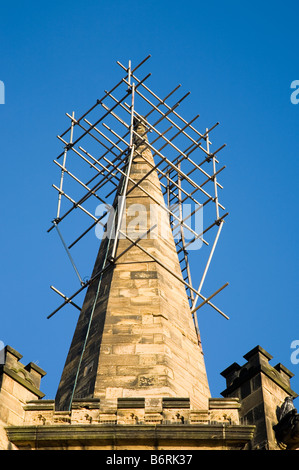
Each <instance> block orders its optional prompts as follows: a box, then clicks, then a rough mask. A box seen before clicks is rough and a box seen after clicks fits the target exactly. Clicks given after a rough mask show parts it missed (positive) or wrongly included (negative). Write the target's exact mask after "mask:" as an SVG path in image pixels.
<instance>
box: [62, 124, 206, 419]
mask: <svg viewBox="0 0 299 470" xmlns="http://www.w3.org/2000/svg"><path fill="white" fill-rule="evenodd" d="M135 131H136V132H137V133H138V134H139V135H140V136H144V138H145V139H147V137H146V136H145V132H146V128H145V125H144V124H143V123H142V122H140V121H139V122H135ZM134 144H135V148H136V150H135V152H134V156H133V161H132V165H131V171H130V180H129V184H128V188H127V195H126V210H125V221H124V222H123V224H122V227H121V230H122V232H125V233H126V234H127V236H128V237H130V239H131V240H133V239H134V240H136V239H138V237H140V236H141V235H142V234H144V233H145V232H146V231H147V230H149V229H150V228H151V227H152V226H153V225H155V224H156V227H155V229H153V230H151V231H150V232H149V233H148V235H147V237H144V238H142V239H141V240H139V239H138V240H139V241H138V245H140V246H136V245H133V246H131V248H130V249H128V248H129V246H130V245H131V244H132V243H131V241H130V239H128V238H126V237H123V236H121V237H120V239H119V241H118V245H117V250H116V255H115V260H116V261H115V263H113V264H109V262H108V263H107V266H109V267H108V268H107V269H106V270H105V272H104V273H103V275H102V276H101V277H99V278H98V279H97V280H96V281H95V282H93V283H92V284H91V285H90V286H89V288H88V290H87V293H86V297H85V300H84V303H83V307H82V310H81V313H80V316H79V319H78V323H77V326H76V329H75V333H74V336H73V340H72V343H71V346H70V349H69V353H68V356H67V359H66V363H65V366H64V370H63V373H62V377H61V381H60V384H59V387H58V391H57V395H56V399H55V404H56V409H57V410H67V409H69V408H70V407H71V403H72V400H73V399H76V398H78V399H79V398H81V399H82V398H86V399H87V398H88V399H92V398H100V399H109V398H116V397H117V398H120V397H145V398H153V397H189V398H190V403H191V406H192V407H194V408H197V409H198V408H199V409H207V408H208V399H209V397H210V391H209V386H208V381H207V376H206V370H205V364H204V358H203V352H202V348H201V345H200V344H199V342H198V337H197V334H196V331H195V327H194V323H193V319H192V316H191V313H190V308H189V303H188V299H187V295H186V291H185V286H184V284H183V283H182V282H180V281H179V280H178V279H177V278H176V277H174V276H173V275H172V274H171V273H175V274H176V276H180V277H182V274H181V270H180V265H179V260H178V256H177V253H176V248H175V243H174V239H173V235H172V231H171V228H170V224H169V215H168V213H167V211H165V210H164V209H161V208H160V207H159V204H158V203H160V204H162V205H164V200H163V195H162V191H161V187H160V182H159V178H158V174H157V171H156V170H154V171H152V172H151V173H150V174H149V175H148V176H147V177H146V178H144V179H142V178H143V177H144V176H145V175H146V174H147V173H148V172H149V171H150V170H151V169H152V168H153V166H154V160H153V156H152V154H151V151H150V150H149V148H147V147H146V145H145V144H144V141H141V139H140V138H139V137H137V138H135V139H134ZM139 180H142V182H141V183H140V186H142V188H143V189H144V190H141V189H140V188H139V187H138V186H135V185H134V183H133V181H134V182H138V181H139ZM121 185H122V181H121V182H120V188H121ZM164 207H165V206H164ZM113 242H114V240H113V239H112V240H109V239H108V238H105V239H103V240H102V242H101V245H100V249H99V253H98V256H97V259H96V262H95V266H94V270H93V275H94V274H96V273H98V272H99V271H100V270H101V269H102V268H103V266H104V265H105V263H106V262H107V259H109V256H110V254H111V247H112V245H113ZM140 247H143V248H144V249H145V250H146V251H147V252H148V253H150V254H151V255H153V256H154V257H155V259H156V260H158V261H159V262H157V261H154V260H153V259H152V258H151V257H150V256H149V255H148V254H146V253H145V252H144V251H142V249H141V248H140ZM126 249H128V250H127V251H126ZM123 252H124V253H123ZM121 253H123V254H122V256H120V257H119V258H118V256H119V255H120V254H121ZM160 263H161V264H160ZM162 265H163V266H165V268H167V269H165V268H164V267H163V266H162Z"/></svg>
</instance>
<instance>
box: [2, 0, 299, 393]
mask: <svg viewBox="0 0 299 470" xmlns="http://www.w3.org/2000/svg"><path fill="white" fill-rule="evenodd" d="M298 18H299V5H298V3H297V2H295V1H285V2H280V1H279V2H278V1H272V2H265V1H264V2H261V1H259V2H257V1H255V0H253V1H250V2H247V1H244V2H240V1H236V0H233V1H231V0H230V1H228V2H223V1H213V0H212V1H210V2H202V1H189V2H181V1H180V2H179V1H177V0H172V1H169V0H167V1H148V2H141V1H136V0H132V1H130V2H121V1H115V0H111V1H109V2H101V1H94V0H88V1H85V2H83V1H81V2H80V1H77V0H73V1H65V0H62V1H59V2H58V1H52V2H40V1H39V2H37V1H30V2H23V1H15V2H12V3H11V2H10V3H9V2H5V4H4V2H2V4H1V12H0V25H1V28H0V48H1V66H0V80H2V81H3V82H4V84H5V104H4V105H0V120H1V127H0V152H1V165H2V171H1V175H2V181H1V221H2V223H1V274H0V275H1V326H0V340H2V341H3V342H4V343H5V344H9V345H10V346H12V347H14V348H15V349H16V350H18V351H19V352H20V353H21V354H23V356H24V357H23V360H22V362H23V363H25V364H27V363H28V362H30V361H32V362H36V361H38V365H39V366H40V367H42V368H43V369H45V370H46V371H47V375H46V377H45V378H44V379H43V382H42V390H43V391H44V393H46V398H54V396H55V393H56V389H57V386H58V382H59V379H60V374H61V371H62V368H63V365H64V361H65V358H66V354H67V351H68V348H69V345H70V341H71V338H72V335H73V331H74V328H75V324H76V321H77V316H78V314H77V310H75V309H73V308H72V307H67V308H66V309H64V310H62V311H61V312H59V313H58V314H57V315H56V316H54V317H53V318H52V319H50V320H47V318H46V317H47V315H48V314H49V313H51V312H52V310H54V309H55V308H56V306H57V305H58V304H59V303H60V299H59V297H58V296H57V295H56V294H55V293H53V292H52V291H51V290H50V288H49V286H50V285H51V284H54V285H56V286H57V287H58V288H61V290H64V291H65V292H66V293H67V294H71V293H72V292H74V290H75V289H74V285H75V281H76V279H74V274H73V272H72V270H71V268H70V266H69V263H68V260H67V258H66V256H65V253H64V251H63V248H62V247H61V245H60V244H59V241H58V240H57V237H56V236H55V234H54V233H53V232H52V233H51V234H47V232H46V231H47V229H48V228H49V226H50V221H51V220H52V219H53V217H54V216H55V211H56V201H57V194H56V192H55V190H54V189H52V187H51V185H52V183H55V184H57V183H58V181H59V174H58V171H57V168H56V167H55V165H54V164H53V162H52V161H53V159H54V158H56V156H57V155H58V154H59V153H60V152H61V144H60V142H59V141H58V139H57V138H56V135H57V134H59V133H61V131H62V130H63V129H64V128H65V127H66V126H67V125H68V120H67V118H66V117H65V112H69V113H71V112H72V111H73V110H75V111H76V112H78V113H80V112H81V111H84V110H85V109H87V108H88V107H89V106H91V105H92V104H93V103H94V102H95V100H96V99H97V98H100V97H101V96H102V95H103V91H104V89H106V88H110V87H112V86H113V85H114V84H115V83H116V82H117V81H118V80H119V77H120V69H119V67H118V66H117V65H116V60H120V61H121V62H122V63H124V64H127V63H128V60H129V59H131V60H132V61H133V64H137V63H139V62H140V61H141V60H142V59H143V58H144V57H146V56H147V55H148V54H151V56H152V57H151V59H150V61H149V64H148V65H147V68H148V69H149V70H150V71H151V72H152V74H153V75H152V77H151V79H150V80H151V81H150V86H151V88H153V89H154V90H156V91H157V93H158V94H161V95H163V93H164V90H167V91H169V90H171V89H173V88H174V87H175V86H176V85H177V84H178V83H181V84H182V85H183V86H182V89H183V91H184V92H187V91H191V95H190V97H189V98H188V105H187V108H186V110H187V112H189V113H190V115H192V116H194V115H195V114H197V113H199V114H200V119H199V126H200V127H201V128H203V129H205V127H206V126H210V125H212V124H214V123H215V122H217V121H219V122H220V124H221V125H220V126H219V127H218V128H217V130H216V131H215V138H216V140H217V142H219V144H220V145H221V144H222V143H224V142H225V143H226V144H227V148H226V149H225V150H224V151H223V152H222V153H221V162H222V163H223V164H225V165H226V166H227V169H226V170H225V172H224V173H225V174H223V175H222V178H221V181H222V183H223V185H224V190H223V191H222V192H221V198H222V201H223V203H224V204H225V206H226V207H227V209H228V211H229V213H230V215H229V218H228V219H227V222H226V224H225V227H224V229H223V231H222V235H221V238H220V242H219V245H218V246H217V250H216V253H215V257H214V260H213V265H212V267H211V270H210V271H209V274H208V278H207V285H206V289H207V292H213V289H214V290H215V288H217V287H218V286H220V285H222V284H224V283H225V282H226V281H228V282H229V283H230V285H229V287H228V288H227V289H225V291H223V292H222V293H221V294H219V297H217V302H215V303H217V305H219V307H220V308H221V309H223V310H224V311H225V313H227V314H228V315H229V317H230V320H229V321H227V320H225V319H224V318H223V317H221V316H220V315H218V314H217V313H216V312H215V311H214V310H212V309H209V308H207V309H203V310H202V311H199V312H200V313H199V325H200V329H201V336H202V341H203V346H204V352H205V358H206V366H207V370H208V377H209V382H210V386H211V391H212V395H213V396H215V397H216V396H220V392H221V391H222V390H223V389H224V388H225V381H224V379H223V378H222V377H221V376H220V372H221V371H222V370H223V369H225V368H226V367H227V366H229V365H230V364H231V363H232V362H235V361H236V362H239V363H240V364H241V365H242V364H243V363H244V360H243V355H244V354H246V353H247V352H248V351H249V350H250V349H252V348H253V347H255V346H256V345H257V344H259V345H261V346H262V347H263V348H264V349H266V350H267V351H268V352H269V353H270V354H272V355H273V356H274V358H273V361H271V363H272V365H275V364H277V363H278V362H281V363H282V364H284V365H285V366H286V367H287V368H289V369H290V370H291V371H292V372H293V373H295V377H294V378H293V379H292V381H291V384H292V388H293V389H294V390H295V391H297V393H299V364H292V363H291V361H290V356H291V352H292V350H291V348H290V345H291V342H292V341H293V340H299V329H298V244H297V238H298V227H299V221H298V170H299V163H298V158H299V155H298V129H299V105H294V104H292V103H291V101H290V95H291V91H292V90H291V89H290V85H291V82H292V81H293V80H296V79H299V66H298V47H297V42H298ZM160 90H161V91H160ZM95 254H96V249H95V252H94V253H90V251H89V252H88V256H87V255H86V256H85V255H84V253H83V254H82V252H80V251H79V250H78V251H77V252H75V255H74V256H77V257H78V260H79V261H78V262H79V265H80V269H82V271H83V274H84V275H85V276H89V275H90V271H91V268H92V264H93V259H94V257H95ZM194 278H195V284H197V282H198V279H199V273H196V269H195V274H194ZM215 300H216V299H215Z"/></svg>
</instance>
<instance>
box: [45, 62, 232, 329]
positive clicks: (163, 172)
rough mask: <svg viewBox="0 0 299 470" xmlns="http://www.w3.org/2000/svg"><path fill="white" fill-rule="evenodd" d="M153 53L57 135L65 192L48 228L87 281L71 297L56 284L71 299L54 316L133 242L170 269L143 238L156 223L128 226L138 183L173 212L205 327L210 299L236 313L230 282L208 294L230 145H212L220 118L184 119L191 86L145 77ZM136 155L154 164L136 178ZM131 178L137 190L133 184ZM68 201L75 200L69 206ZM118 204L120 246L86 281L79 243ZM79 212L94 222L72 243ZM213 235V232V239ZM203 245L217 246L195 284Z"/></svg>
mask: <svg viewBox="0 0 299 470" xmlns="http://www.w3.org/2000/svg"><path fill="white" fill-rule="evenodd" d="M149 58H150V55H149V56H147V57H146V58H145V59H144V60H142V61H141V62H140V63H139V64H138V65H137V66H136V67H134V68H132V64H131V61H129V63H128V66H124V65H123V64H121V63H120V62H117V64H118V65H119V67H120V68H121V69H122V71H123V74H124V76H123V77H122V78H121V80H120V81H119V82H118V83H117V84H116V85H115V86H113V87H112V88H111V89H110V90H109V91H107V90H105V92H104V95H103V97H102V98H101V99H97V101H96V102H95V104H93V106H91V107H90V108H89V109H88V110H87V111H86V112H84V113H83V114H82V115H81V116H79V117H77V116H76V115H75V112H72V114H69V113H66V116H67V117H68V119H69V120H70V124H69V126H68V128H67V129H66V130H65V131H64V132H63V133H62V134H60V135H58V136H57V137H58V139H59V140H60V141H61V142H62V143H63V145H64V148H63V151H62V152H61V153H60V154H59V155H58V156H57V158H56V160H54V163H55V165H57V167H58V168H59V169H60V181H59V185H58V186H57V185H55V184H53V188H54V189H55V190H56V191H57V193H58V204H57V213H56V217H55V218H54V220H52V224H51V226H50V228H49V229H48V232H51V231H52V230H56V231H57V233H58V236H59V238H60V240H61V242H62V244H63V247H64V249H65V251H66V253H67V255H68V257H69V260H70V262H71V264H72V267H73V269H74V271H75V273H76V276H77V277H78V281H79V284H80V287H79V288H78V289H77V291H76V292H74V293H72V294H71V295H70V296H66V295H65V294H63V293H62V292H61V291H60V290H58V289H57V288H56V287H54V286H51V289H52V290H53V291H54V292H56V293H57V294H58V295H59V296H60V297H62V298H63V302H62V303H61V304H60V305H59V306H58V307H57V308H56V309H55V310H54V311H53V312H52V313H51V314H50V315H48V317H47V318H51V317H52V316H53V315H54V314H56V313H57V312H58V311H59V310H61V309H62V308H63V307H64V306H65V305H67V304H70V305H72V306H74V307H75V308H76V309H78V310H81V307H80V306H79V305H77V303H76V302H75V301H74V299H75V298H76V297H77V296H78V295H79V294H80V293H81V292H82V291H83V290H84V289H86V288H87V287H88V286H89V285H91V284H92V283H94V282H96V281H97V280H98V281H99V279H100V278H101V276H102V275H103V273H104V272H105V271H106V270H107V269H109V268H110V267H111V265H113V264H115V263H116V261H117V260H118V259H119V258H120V257H121V256H122V255H123V254H124V252H127V251H128V250H129V249H130V248H131V247H133V246H137V247H139V249H140V250H142V251H143V252H145V253H146V254H147V255H148V256H149V257H150V258H151V259H152V260H153V261H155V262H157V263H158V264H159V265H161V266H162V267H163V268H164V269H166V270H168V268H167V267H166V266H165V265H164V264H163V263H162V262H161V261H159V259H157V258H156V257H155V256H154V255H153V254H152V253H150V252H149V251H148V250H146V249H145V248H144V247H143V246H142V244H140V241H141V240H142V239H143V238H145V237H147V236H148V235H149V234H150V232H151V230H153V228H154V227H151V228H150V229H149V230H147V231H146V232H144V233H143V234H142V235H140V236H139V237H138V238H137V239H136V238H132V236H130V235H129V234H128V233H126V232H125V231H124V230H123V227H122V218H123V215H124V204H125V199H126V196H128V195H129V193H130V192H131V191H132V190H133V189H134V188H139V189H140V190H141V191H142V192H143V193H144V194H146V195H147V196H149V197H150V198H151V199H152V200H153V203H154V204H157V205H158V206H159V207H160V208H161V210H163V211H166V212H167V214H168V217H169V221H170V226H171V229H172V233H173V237H174V241H175V245H176V250H177V254H178V258H179V262H180V267H181V274H182V275H181V276H178V275H177V274H175V273H173V272H172V273H171V274H172V275H173V276H175V277H176V278H177V279H179V281H180V282H182V283H183V284H184V286H185V288H186V292H187V296H188V300H189V306H190V312H191V315H192V317H193V321H194V324H195V327H196V330H197V332H198V323H197V315H196V312H197V311H198V310H199V309H200V308H202V307H203V306H204V305H209V306H210V307H211V308H213V309H214V310H216V311H217V312H218V313H220V314H221V315H222V316H223V317H224V318H226V319H229V317H228V316H227V315H226V314H225V313H224V312H222V311H221V310H220V309H219V308H218V307H217V306H216V305H215V304H214V303H212V299H213V298H214V297H215V296H216V295H217V294H218V293H219V292H221V291H222V290H223V289H224V288H225V287H226V286H227V285H228V283H225V284H224V285H223V286H221V287H220V288H218V289H217V290H216V291H214V292H213V293H212V294H210V295H203V293H202V290H203V286H204V282H205V279H206V276H207V272H208V270H209V267H210V264H211V261H212V258H213V255H214V252H215V248H216V245H217V243H218V240H219V236H220V234H221V231H222V228H223V225H224V223H225V218H226V217H227V215H228V212H226V209H225V207H224V206H223V205H222V204H221V203H220V201H219V189H223V186H222V185H221V184H220V183H219V181H218V177H219V175H220V173H221V172H222V171H223V170H224V169H225V166H222V167H220V168H218V167H217V165H218V164H219V160H218V154H219V152H220V151H221V150H222V149H223V148H224V147H225V144H224V145H222V146H221V147H219V148H218V149H216V150H215V151H211V144H212V143H211V141H210V135H211V132H212V131H213V130H214V129H215V128H216V127H217V126H218V124H219V123H218V122H217V123H216V124H214V125H213V126H211V127H210V128H205V130H204V131H203V132H199V131H198V130H197V129H196V128H195V127H194V122H195V121H196V120H197V119H198V117H199V116H198V115H197V116H195V117H194V118H193V119H191V120H189V121H187V120H186V119H184V117H182V116H181V115H180V114H179V113H178V107H179V106H180V104H181V103H182V102H183V100H185V99H186V98H187V97H188V96H189V94H190V93H186V94H185V95H184V96H182V97H181V98H180V99H178V100H177V101H175V102H174V103H172V100H173V98H174V96H175V93H177V92H178V90H179V89H180V87H181V85H178V86H176V87H175V88H174V89H173V90H172V91H170V92H169V93H168V94H167V95H166V96H165V97H164V98H160V97H159V96H158V95H157V94H156V93H154V92H153V91H152V90H151V89H150V88H149V87H148V86H147V81H148V79H149V78H150V76H151V74H150V73H149V74H147V75H145V76H144V77H143V78H141V79H140V78H138V77H137V75H136V72H137V71H138V73H139V69H140V68H141V67H142V66H143V64H144V63H145V62H147V60H148V59H149ZM137 110H138V111H137ZM136 123H141V124H142V126H143V127H144V128H145V129H146V132H145V133H144V134H143V135H140V133H137V132H136ZM148 135H149V136H150V137H148ZM141 148H142V151H141V150H140V149H141ZM145 148H148V149H150V151H151V153H152V155H153V157H154V161H155V163H154V164H152V163H151V162H149V161H148V160H147V159H146V156H145V155H144V153H143V151H144V149H145ZM138 149H139V150H140V151H139V150H138ZM70 152H71V153H72V154H74V155H72V158H69V153H70ZM133 155H138V157H140V158H142V159H143V160H145V161H146V162H147V163H148V164H149V166H150V167H151V168H150V170H149V171H148V172H147V173H146V174H145V175H142V176H141V177H140V178H139V179H137V178H136V177H134V178H135V179H132V177H131V175H130V168H131V164H132V159H133ZM74 162H75V163H76V166H75V170H73V169H72V166H73V165H74ZM152 172H157V174H158V177H159V181H160V185H161V189H162V193H163V196H164V203H161V201H158V200H156V199H155V198H154V196H153V195H152V194H151V193H150V192H149V191H148V190H147V189H145V187H144V186H143V184H142V183H143V182H144V180H145V179H146V178H147V177H148V176H149V175H150V174H151V173H152ZM66 178H68V179H69V180H71V181H72V183H73V186H71V188H74V193H75V194H76V196H75V195H74V194H70V193H69V190H68V189H66V188H65V180H66ZM84 181H85V182H84ZM129 183H131V185H130V186H131V187H130V189H128V187H129ZM75 187H76V190H75ZM78 188H80V195H78V192H77V189H78ZM94 199H96V200H97V203H100V204H101V205H103V207H104V208H105V211H104V212H103V213H102V214H101V215H100V216H97V215H95V214H94V210H93V208H94V205H92V204H91V201H92V200H93V201H94ZM64 200H66V201H68V202H67V203H66V204H67V208H66V210H65V211H64V212H63V211H62V209H63V206H64V205H63V202H64ZM93 204H94V202H93ZM111 208H114V209H115V211H116V212H117V217H114V218H113V223H112V225H111V224H110V225H111V229H112V230H113V237H111V243H112V246H111V244H110V252H109V256H108V252H107V253H106V256H105V257H104V262H103V265H102V267H101V269H100V271H99V272H97V273H96V274H94V275H93V276H92V277H91V278H89V279H87V280H82V277H81V276H80V274H79V271H78V269H77V267H76V264H75V262H74V259H73V256H72V254H71V250H72V248H73V247H74V246H75V245H77V243H79V242H80V240H82V239H83V238H84V237H86V236H87V234H88V233H90V232H91V230H92V229H94V228H95V227H101V228H102V230H103V231H105V230H106V229H107V217H108V216H109V215H111ZM186 208H187V209H188V210H187V211H186ZM203 209H204V222H205V227H204V226H203V225H202V223H197V224H196V223H195V224H194V218H196V217H197V216H198V217H197V219H198V221H202V216H201V217H200V216H199V215H200V214H202V212H203ZM78 212H82V213H84V214H85V216H86V218H88V219H89V224H88V225H86V227H84V230H83V231H82V233H80V234H79V235H78V236H77V237H76V238H75V239H74V240H72V241H71V242H70V243H66V242H65V239H64V237H63V235H62V229H61V225H63V222H64V221H65V220H66V219H67V218H69V217H70V215H71V214H74V213H78ZM186 212H187V213H186ZM194 225H195V226H194ZM80 227H81V224H80ZM206 236H209V241H208V240H207V239H206ZM120 237H124V238H126V239H127V240H128V241H129V242H130V245H129V247H128V248H126V250H124V251H123V252H122V253H120V254H118V255H117V256H116V253H117V246H118V241H119V238H120ZM199 247H201V249H207V250H209V253H208V257H207V261H206V263H205V266H204V269H203V270H202V273H201V280H200V283H199V286H198V287H197V288H195V287H194V286H193V283H192V278H191V271H192V269H191V265H190V261H191V260H192V256H191V252H192V254H193V257H194V258H195V250H197V249H198V248H199ZM107 250H108V249H107Z"/></svg>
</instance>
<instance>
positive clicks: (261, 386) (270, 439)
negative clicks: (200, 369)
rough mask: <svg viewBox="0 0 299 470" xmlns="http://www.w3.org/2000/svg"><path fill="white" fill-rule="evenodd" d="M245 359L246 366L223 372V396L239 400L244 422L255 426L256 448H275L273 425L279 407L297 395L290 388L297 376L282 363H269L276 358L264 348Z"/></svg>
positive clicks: (234, 367)
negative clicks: (292, 380) (287, 399)
mask: <svg viewBox="0 0 299 470" xmlns="http://www.w3.org/2000/svg"><path fill="white" fill-rule="evenodd" d="M243 357H244V359H246V361H247V362H246V363H245V364H244V365H243V366H240V365H239V364H238V363H236V362H234V363H233V364H231V365H230V366H229V367H227V368H226V369H225V370H224V371H223V372H221V375H222V376H223V377H224V378H225V379H226V387H227V388H226V389H225V390H224V391H223V392H222V393H221V395H222V396H223V397H226V398H229V397H230V398H231V397H235V398H238V399H239V400H240V403H241V408H240V419H241V422H243V423H244V424H245V423H246V424H255V425H256V433H255V437H254V439H253V441H252V446H253V448H267V449H276V448H277V442H276V439H275V435H274V431H273V426H275V425H276V424H277V422H278V416H279V410H280V407H281V406H282V404H283V402H284V400H285V398H286V397H291V398H296V397H297V396H298V395H297V393H295V392H294V391H293V390H292V389H291V386H290V379H291V378H292V377H293V376H294V374H293V373H292V372H291V371H289V370H288V369H287V368H286V367H285V366H284V365H282V364H281V363H278V364H276V365H275V366H272V365H271V364H269V361H271V359H273V357H272V356H271V354H269V353H268V352H267V351H265V349H263V348H262V347H261V346H256V347H255V348H253V349H252V350H251V351H249V352H248V353H247V354H245V355H244V356H243Z"/></svg>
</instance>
